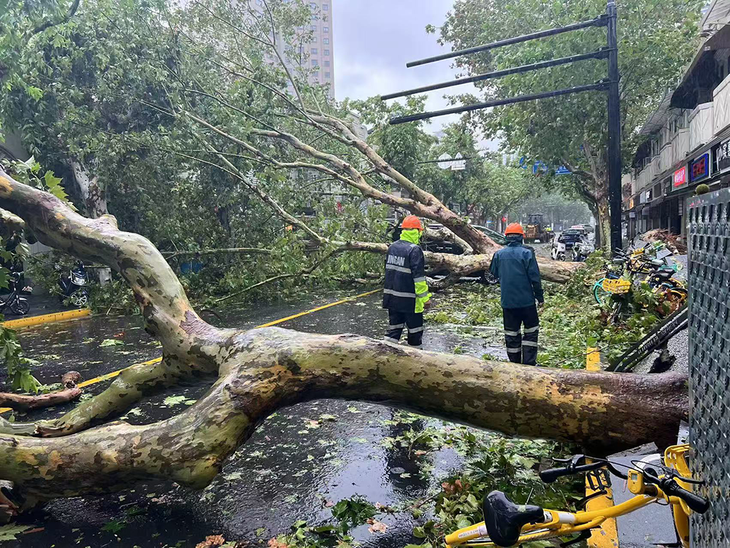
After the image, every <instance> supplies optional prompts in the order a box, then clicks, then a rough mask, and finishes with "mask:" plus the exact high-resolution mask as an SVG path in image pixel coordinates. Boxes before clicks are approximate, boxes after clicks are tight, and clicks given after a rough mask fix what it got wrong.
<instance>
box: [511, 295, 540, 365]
mask: <svg viewBox="0 0 730 548" xmlns="http://www.w3.org/2000/svg"><path fill="white" fill-rule="evenodd" d="M502 317H503V319H504V340H505V343H506V344H507V356H508V357H509V361H511V362H515V363H524V364H526V365H536V364H537V336H538V334H539V332H540V319H539V318H538V316H537V306H535V305H534V304H533V305H532V306H526V307H524V308H503V309H502ZM522 324H524V325H525V334H524V335H523V334H522V333H521V332H520V328H521V327H522Z"/></svg>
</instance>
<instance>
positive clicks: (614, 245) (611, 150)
mask: <svg viewBox="0 0 730 548" xmlns="http://www.w3.org/2000/svg"><path fill="white" fill-rule="evenodd" d="M606 15H607V16H608V29H607V30H608V80H609V82H608V197H609V203H610V207H611V250H614V249H621V248H623V240H622V238H621V205H622V200H621V107H620V100H621V99H620V97H619V71H618V36H617V32H616V22H617V15H616V2H615V0H608V5H607V6H606Z"/></svg>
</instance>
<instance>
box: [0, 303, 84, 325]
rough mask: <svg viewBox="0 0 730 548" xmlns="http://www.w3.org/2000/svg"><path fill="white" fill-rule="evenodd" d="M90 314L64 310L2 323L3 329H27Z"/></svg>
mask: <svg viewBox="0 0 730 548" xmlns="http://www.w3.org/2000/svg"><path fill="white" fill-rule="evenodd" d="M89 314H91V310H89V309H88V308H81V309H79V310H66V311H64V312H54V313H53V314H41V315H40V316H30V317H28V318H19V319H17V320H8V321H7V322H3V327H7V328H9V329H17V328H19V327H28V326H30V325H41V324H44V323H51V322H62V321H64V320H73V319H75V318H83V317H84V316H88V315H89Z"/></svg>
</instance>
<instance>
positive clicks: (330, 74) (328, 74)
mask: <svg viewBox="0 0 730 548" xmlns="http://www.w3.org/2000/svg"><path fill="white" fill-rule="evenodd" d="M324 77H325V78H332V73H330V72H325V73H324Z"/></svg>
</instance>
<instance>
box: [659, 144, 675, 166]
mask: <svg viewBox="0 0 730 548" xmlns="http://www.w3.org/2000/svg"><path fill="white" fill-rule="evenodd" d="M673 148H674V147H673V146H672V143H671V142H669V143H667V144H665V145H664V146H663V147H662V150H661V151H660V152H659V164H660V165H661V169H660V170H659V171H658V172H657V173H659V172H661V171H664V170H667V169H669V168H670V167H672V166H673V165H674V154H673V153H672V151H673Z"/></svg>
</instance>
